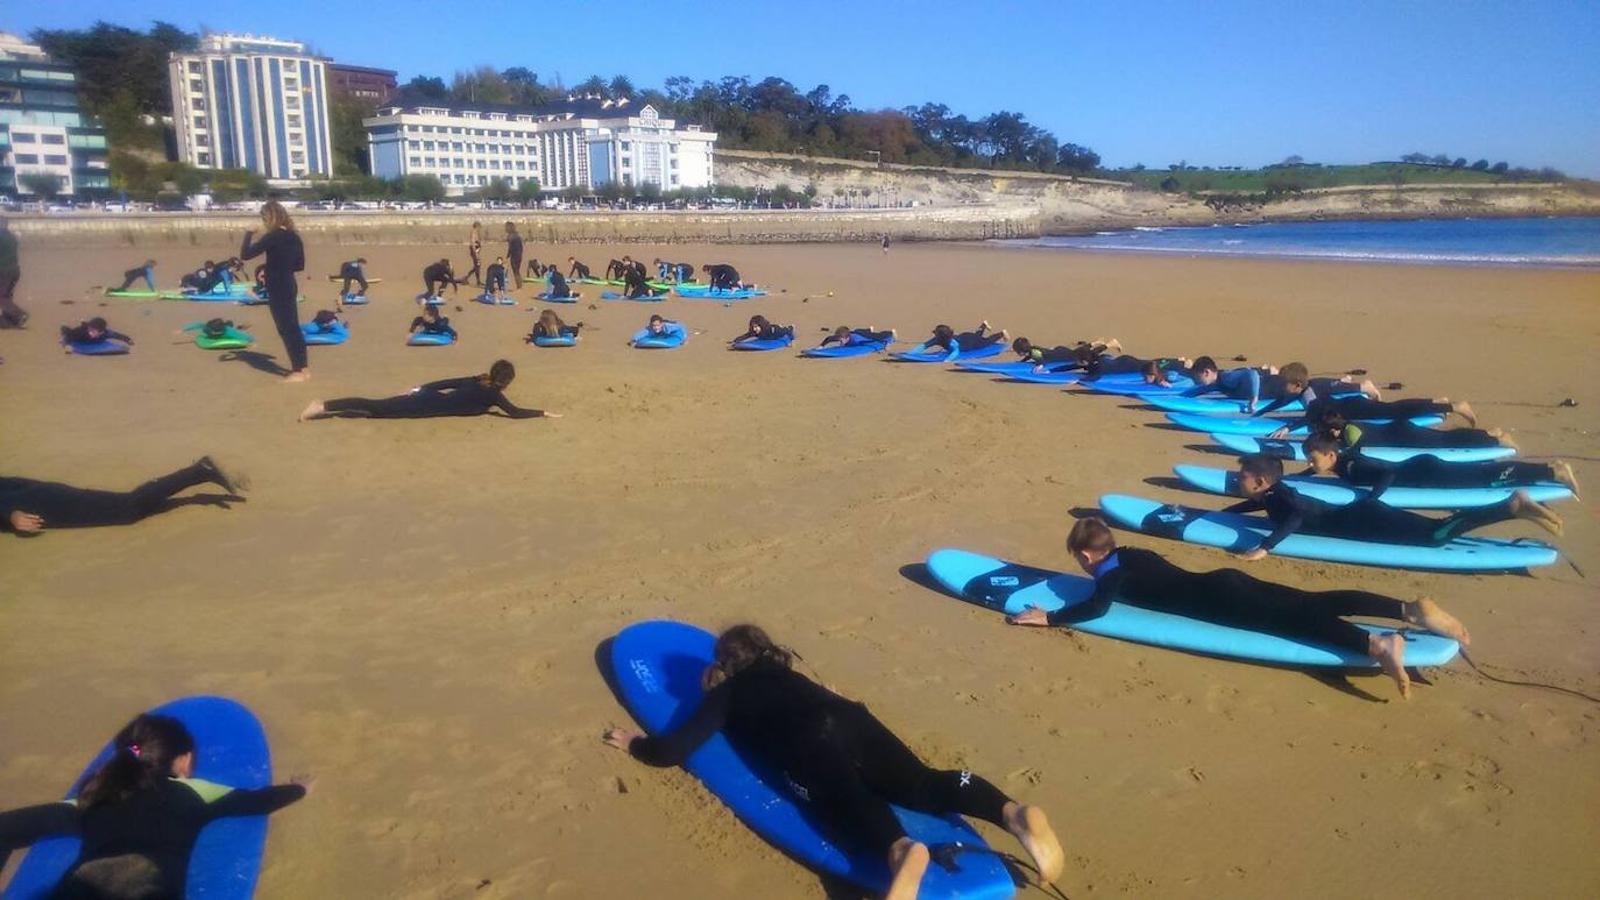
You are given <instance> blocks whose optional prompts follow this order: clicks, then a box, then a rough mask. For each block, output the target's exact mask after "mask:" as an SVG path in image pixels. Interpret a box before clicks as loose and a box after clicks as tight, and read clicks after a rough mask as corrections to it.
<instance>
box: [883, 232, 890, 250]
mask: <svg viewBox="0 0 1600 900" xmlns="http://www.w3.org/2000/svg"><path fill="white" fill-rule="evenodd" d="M883 252H884V253H885V254H887V253H888V252H889V236H888V235H887V234H886V235H884V236H883Z"/></svg>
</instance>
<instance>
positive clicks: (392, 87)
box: [328, 63, 400, 106]
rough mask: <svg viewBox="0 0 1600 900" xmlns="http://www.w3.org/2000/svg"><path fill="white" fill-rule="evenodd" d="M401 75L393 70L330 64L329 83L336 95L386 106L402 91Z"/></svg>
mask: <svg viewBox="0 0 1600 900" xmlns="http://www.w3.org/2000/svg"><path fill="white" fill-rule="evenodd" d="M399 76H400V73H399V72H396V71H394V70H393V69H373V68H370V67H368V66H347V65H344V64H343V63H328V83H329V85H331V86H332V87H333V90H334V92H335V93H339V94H344V95H346V96H348V97H354V98H355V99H357V100H364V101H366V102H368V103H371V104H373V105H374V106H384V105H386V104H388V102H389V101H390V100H393V99H394V95H395V94H396V93H397V92H399V90H400V82H399V80H398V79H399Z"/></svg>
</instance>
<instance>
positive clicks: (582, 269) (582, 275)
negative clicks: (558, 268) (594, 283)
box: [567, 256, 590, 281]
mask: <svg viewBox="0 0 1600 900" xmlns="http://www.w3.org/2000/svg"><path fill="white" fill-rule="evenodd" d="M567 262H569V263H572V270H571V271H569V272H568V273H567V277H568V278H576V279H577V280H579V281H583V280H585V279H588V278H589V277H590V276H589V267H588V266H586V265H584V264H583V263H581V262H578V258H577V257H575V256H569V257H567Z"/></svg>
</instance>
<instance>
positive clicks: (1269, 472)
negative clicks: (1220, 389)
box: [1222, 453, 1562, 561]
mask: <svg viewBox="0 0 1600 900" xmlns="http://www.w3.org/2000/svg"><path fill="white" fill-rule="evenodd" d="M1239 493H1241V494H1243V495H1244V497H1245V499H1244V500H1241V501H1240V502H1238V503H1235V504H1233V505H1232V506H1229V507H1227V508H1226V509H1224V510H1222V511H1223V512H1229V513H1248V512H1256V511H1265V512H1266V514H1267V518H1268V519H1270V520H1271V521H1272V526H1273V527H1272V533H1271V534H1269V535H1267V537H1266V539H1265V540H1263V541H1262V542H1261V543H1260V544H1258V545H1256V547H1255V548H1253V549H1251V550H1247V551H1245V552H1243V553H1240V554H1237V556H1238V558H1239V559H1243V560H1246V561H1254V560H1258V559H1261V558H1263V557H1265V556H1266V555H1267V554H1268V553H1271V552H1272V549H1273V548H1274V547H1276V546H1278V544H1280V543H1282V542H1283V540H1284V539H1285V538H1287V537H1288V536H1289V535H1291V534H1295V533H1297V532H1303V533H1306V534H1317V535H1325V536H1327V537H1337V538H1347V539H1349V540H1353V541H1367V542H1372V543H1380V544H1405V545H1409V546H1414V547H1442V546H1444V545H1445V544H1448V543H1450V542H1451V541H1453V540H1455V539H1456V538H1458V537H1461V536H1462V535H1464V534H1466V533H1467V532H1469V531H1472V530H1474V529H1477V528H1482V527H1484V526H1485V525H1492V524H1494V523H1496V522H1505V521H1508V520H1511V519H1527V520H1528V521H1530V522H1533V523H1534V524H1536V525H1538V526H1539V527H1540V528H1543V529H1545V530H1546V531H1549V532H1550V533H1551V534H1555V535H1560V534H1561V533H1562V522H1561V517H1560V516H1558V515H1556V514H1555V513H1554V512H1553V511H1551V510H1550V509H1549V508H1547V507H1545V506H1542V505H1541V504H1538V503H1535V502H1534V501H1533V500H1531V499H1529V497H1528V494H1527V492H1525V491H1517V492H1516V493H1514V494H1512V495H1511V497H1510V499H1508V500H1506V501H1505V502H1504V503H1499V504H1496V505H1494V506H1478V507H1472V508H1470V509H1463V510H1460V511H1458V512H1455V513H1452V514H1451V515H1449V516H1446V517H1444V518H1442V519H1435V518H1431V517H1429V516H1425V515H1422V514H1421V513H1415V512H1411V511H1410V510H1404V509H1397V508H1395V507H1392V506H1388V505H1385V504H1383V503H1379V502H1377V501H1375V500H1373V499H1372V498H1371V497H1363V498H1360V499H1357V500H1356V501H1355V502H1354V503H1350V504H1348V505H1345V506H1336V505H1334V504H1332V503H1327V502H1325V501H1322V500H1318V499H1316V498H1314V497H1308V496H1306V495H1304V494H1301V493H1300V492H1299V491H1296V490H1295V489H1294V488H1293V487H1291V486H1289V485H1288V484H1285V483H1284V482H1283V461H1282V460H1280V459H1274V458H1272V457H1269V456H1264V455H1262V454H1259V453H1252V454H1250V455H1249V456H1243V457H1240V459H1239Z"/></svg>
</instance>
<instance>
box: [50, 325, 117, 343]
mask: <svg viewBox="0 0 1600 900" xmlns="http://www.w3.org/2000/svg"><path fill="white" fill-rule="evenodd" d="M61 341H62V343H66V344H92V343H94V342H96V341H122V342H123V343H124V344H131V343H133V338H131V337H128V336H127V335H125V334H123V333H122V332H120V331H112V330H111V329H109V328H107V329H106V330H105V331H102V332H100V336H99V337H91V336H90V335H89V326H88V325H87V324H86V323H79V324H77V325H72V326H68V325H63V326H61Z"/></svg>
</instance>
